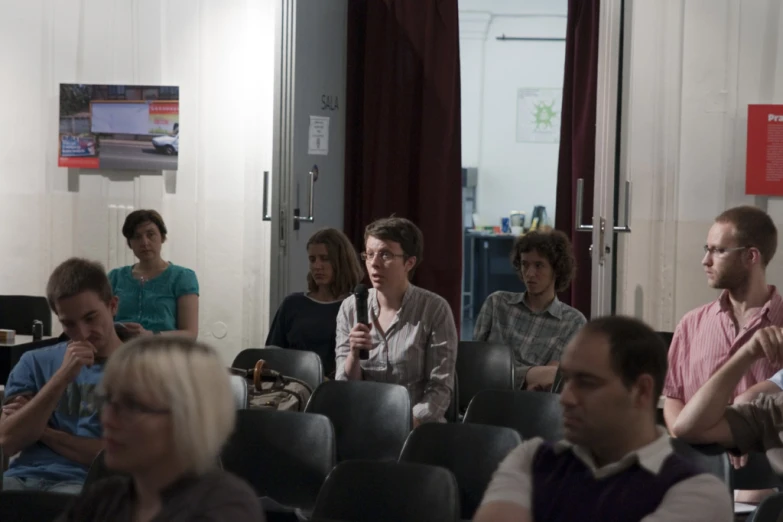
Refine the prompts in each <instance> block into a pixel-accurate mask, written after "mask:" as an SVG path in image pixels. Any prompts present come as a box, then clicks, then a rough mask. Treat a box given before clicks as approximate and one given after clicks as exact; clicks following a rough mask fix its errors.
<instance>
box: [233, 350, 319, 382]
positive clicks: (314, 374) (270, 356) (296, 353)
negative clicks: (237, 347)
mask: <svg viewBox="0 0 783 522" xmlns="http://www.w3.org/2000/svg"><path fill="white" fill-rule="evenodd" d="M259 359H263V360H264V361H266V367H268V368H271V369H272V370H275V371H278V372H280V373H282V374H283V375H288V376H289V377H294V378H295V379H299V380H301V381H304V382H306V383H307V384H309V385H310V387H311V388H312V389H313V390H315V389H316V388H317V387H318V385H319V384H321V383H322V382H323V380H324V368H323V365H322V364H321V358H320V357H318V354H316V353H315V352H308V351H304V350H292V349H287V348H278V347H276V346H268V347H266V348H247V349H245V350H242V351H241V352H239V354H237V356H236V357H235V358H234V362H233V363H232V364H231V366H233V367H234V368H242V369H249V368H253V367H255V365H256V363H257V362H258V360H259Z"/></svg>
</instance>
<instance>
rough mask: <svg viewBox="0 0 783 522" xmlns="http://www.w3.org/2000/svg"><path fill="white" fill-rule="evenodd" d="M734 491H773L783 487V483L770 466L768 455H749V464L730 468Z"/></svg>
mask: <svg viewBox="0 0 783 522" xmlns="http://www.w3.org/2000/svg"><path fill="white" fill-rule="evenodd" d="M730 470H731V484H732V486H734V489H768V488H769V489H771V488H780V487H783V481H782V480H781V479H780V477H779V476H778V474H777V473H775V470H773V469H772V466H770V464H769V459H768V458H767V455H766V453H757V452H751V453H748V463H747V464H746V465H744V466H743V467H741V468H740V469H734V468H733V467H732V468H730Z"/></svg>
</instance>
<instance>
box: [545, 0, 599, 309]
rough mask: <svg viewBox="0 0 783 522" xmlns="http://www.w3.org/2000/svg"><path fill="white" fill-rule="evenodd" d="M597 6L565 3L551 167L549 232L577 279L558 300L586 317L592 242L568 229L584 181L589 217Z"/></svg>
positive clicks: (592, 1) (593, 0)
mask: <svg viewBox="0 0 783 522" xmlns="http://www.w3.org/2000/svg"><path fill="white" fill-rule="evenodd" d="M599 11H600V0H568V28H567V30H566V31H567V32H566V56H565V78H564V84H563V113H562V116H561V128H560V158H559V162H558V167H557V202H556V205H557V208H556V210H555V226H556V227H557V228H558V229H559V230H562V231H563V232H565V233H566V234H568V236H569V237H570V238H571V241H572V242H573V244H574V254H575V255H576V263H577V276H576V279H575V280H574V282H573V283H572V284H571V288H570V289H569V290H566V292H564V294H563V295H561V296H560V297H561V299H562V300H563V301H565V302H566V303H569V304H570V305H571V306H573V307H575V308H577V309H578V310H579V311H581V312H582V313H583V314H585V316H586V317H590V287H591V281H590V279H591V278H590V272H591V270H590V252H589V248H590V243H591V242H592V237H591V235H590V234H589V233H586V232H576V231H575V228H574V222H575V210H576V180H577V179H579V178H581V179H584V187H585V188H584V201H583V204H584V212H583V215H582V216H581V220H582V222H583V223H590V222H591V219H592V215H593V182H594V180H595V110H596V94H597V92H596V85H597V81H596V80H597V76H598V22H599Z"/></svg>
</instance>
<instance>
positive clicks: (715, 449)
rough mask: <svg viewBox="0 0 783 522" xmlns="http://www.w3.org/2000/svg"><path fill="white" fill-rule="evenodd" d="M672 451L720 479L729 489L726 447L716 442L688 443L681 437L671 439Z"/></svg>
mask: <svg viewBox="0 0 783 522" xmlns="http://www.w3.org/2000/svg"><path fill="white" fill-rule="evenodd" d="M671 443H672V448H674V451H675V452H676V453H677V454H678V455H679V456H681V457H682V458H684V459H685V460H687V461H690V462H692V463H693V464H695V465H696V466H697V467H699V468H701V469H702V470H704V471H706V472H707V473H710V474H712V475H715V476H716V477H718V478H719V479H721V480H722V481H723V482H724V483H725V484H726V486H727V487H728V488H729V491H731V490H732V489H733V488H732V482H731V464H730V463H729V458H728V457H727V456H726V449H725V448H723V446H719V445H717V444H688V443H687V442H685V441H683V440H682V439H671Z"/></svg>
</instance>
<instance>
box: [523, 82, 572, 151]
mask: <svg viewBox="0 0 783 522" xmlns="http://www.w3.org/2000/svg"><path fill="white" fill-rule="evenodd" d="M562 107H563V89H537V88H523V89H519V90H518V91H517V142H532V143H558V142H559V141H560V114H561V113H562V112H563V109H562Z"/></svg>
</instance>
